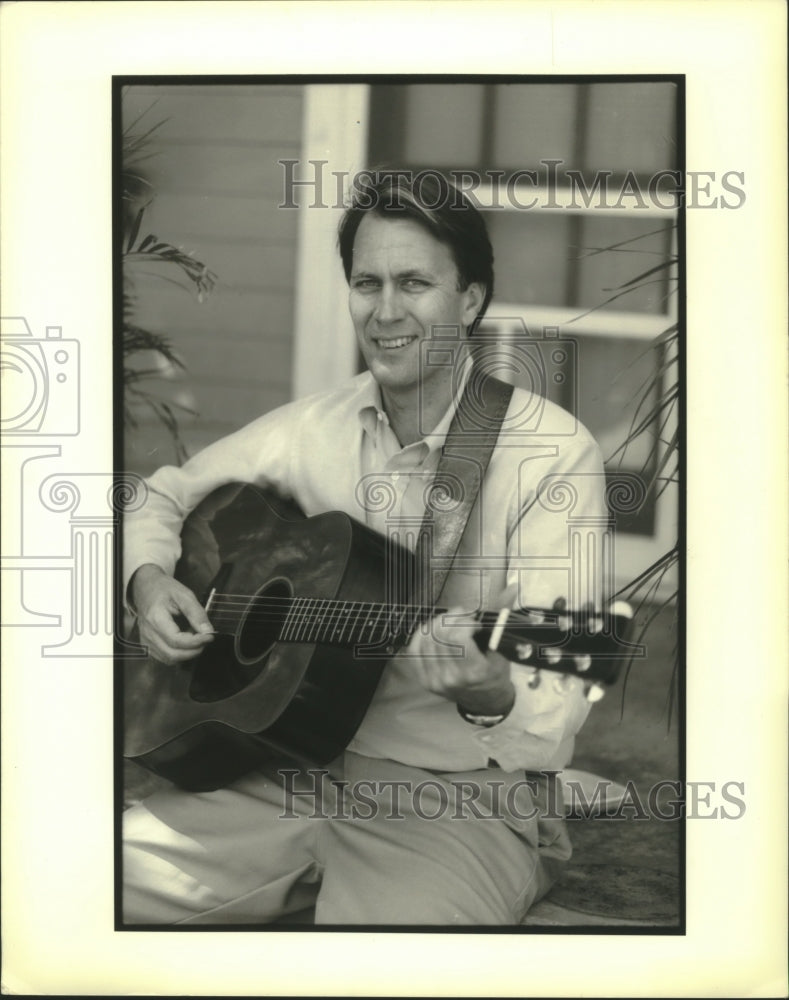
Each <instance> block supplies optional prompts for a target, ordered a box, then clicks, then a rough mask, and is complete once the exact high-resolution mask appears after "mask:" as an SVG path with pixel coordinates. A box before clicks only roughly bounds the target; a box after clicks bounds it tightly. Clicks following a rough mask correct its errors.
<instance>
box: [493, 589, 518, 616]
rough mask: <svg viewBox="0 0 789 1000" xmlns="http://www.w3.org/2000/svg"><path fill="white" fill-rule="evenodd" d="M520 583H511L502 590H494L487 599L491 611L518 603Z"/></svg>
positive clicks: (514, 605)
mask: <svg viewBox="0 0 789 1000" xmlns="http://www.w3.org/2000/svg"><path fill="white" fill-rule="evenodd" d="M518 589H519V588H518V584H517V583H510V584H508V585H507V586H506V587H504V588H503V589H502V590H497V591H494V592H493V593H492V594H491V595H490V598H489V599H488V601H487V607H488V610H490V611H499V610H500V609H501V608H514V607H516V606H517V604H518Z"/></svg>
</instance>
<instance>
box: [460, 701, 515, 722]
mask: <svg viewBox="0 0 789 1000" xmlns="http://www.w3.org/2000/svg"><path fill="white" fill-rule="evenodd" d="M457 708H458V714H459V715H460V718H461V719H463V720H464V721H465V722H470V723H471V725H472V726H485V727H488V728H489V727H490V726H497V725H498V724H499V723H500V722H503V721H504V720H505V719H506V718H507V716H506V715H505V714H504V713H503V712H502V713H501V714H500V715H477V714H476V713H475V712H467V711H466V710H465V709H464V708H461V707H460V705H458V707H457Z"/></svg>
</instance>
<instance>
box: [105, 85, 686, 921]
mask: <svg viewBox="0 0 789 1000" xmlns="http://www.w3.org/2000/svg"><path fill="white" fill-rule="evenodd" d="M685 79H686V78H685V74H654V73H653V74H649V73H638V74H629V73H622V74H614V73H604V74H589V73H587V74H557V75H555V76H554V75H546V74H523V75H520V74H517V75H513V74H469V73H466V74H464V73H458V74H454V73H453V74H444V73H441V74H415V75H410V74H409V75H406V74H390V73H385V74H353V73H352V74H338V73H329V74H273V75H265V74H238V75H230V74H215V75H211V74H207V75H202V74H201V75H192V74H187V75H179V74H164V75H159V74H134V75H113V76H112V84H111V121H112V126H111V128H112V236H111V240H112V243H111V251H112V282H113V289H112V294H113V304H112V313H113V469H114V478H115V483H116V487H117V488H116V496H117V495H119V494H120V495H122V489H123V474H124V470H125V463H124V428H123V392H122V387H123V352H122V350H121V346H120V345H121V336H122V318H123V304H122V294H121V292H122V286H123V274H122V257H121V249H122V246H121V244H122V237H123V227H122V207H121V199H120V196H119V192H120V176H121V155H122V142H121V125H122V114H121V111H122V108H121V94H122V88H123V87H127V86H135V85H147V86H162V85H166V84H169V85H173V86H175V85H182V86H207V85H210V86H223V85H225V86H228V85H235V86H244V85H247V86H249V85H260V86H265V85H269V86H277V85H280V86H281V85H299V86H304V85H307V84H320V83H345V84H353V83H365V84H390V85H397V84H400V85H402V84H412V83H413V84H420V83H435V84H440V83H473V84H507V83H510V84H514V83H517V84H524V83H552V84H553V83H556V84H563V83H567V84H577V83H589V84H591V83H673V84H674V85H675V86H676V88H677V89H676V98H677V100H676V108H675V122H676V127H677V133H676V142H677V154H676V169H677V171H678V173H679V175H680V177H681V178H682V184H681V186H680V189H679V191H678V195H679V207H678V212H677V256H678V271H677V275H678V286H677V296H678V299H677V318H678V324H679V338H678V341H679V343H678V369H679V396H678V401H677V402H678V413H677V426H678V431H679V453H678V460H679V467H678V474H679V490H678V510H677V515H678V519H677V531H678V536H677V537H678V546H679V560H678V583H679V597H678V601H677V613H678V621H677V644H678V653H677V656H678V684H677V705H676V712H677V726H678V763H679V772H680V776H679V781H680V783H681V787H682V788H683V789H684V788H685V785H686V779H687V739H686V736H687V731H686V726H687V704H686V654H687V644H686V643H687V628H686V624H687V622H686V619H687V565H686V550H687V494H686V488H687V478H686V475H687V466H686V456H687V433H686V413H687V408H686V403H687V367H686V366H687V286H686V279H687V269H686V262H687V256H686V251H687V231H686V215H685V213H686V204H685V178H686V99H685ZM120 522H121V519H120V518H119V517H117V518H116V523H115V553H116V559H115V567H116V569H115V601H114V613H115V628H114V634H115V660H114V668H113V689H114V693H113V754H114V760H113V806H114V809H113V812H114V816H113V833H114V851H113V858H114V879H113V885H114V914H115V926H114V929H115V931H138V932H139V931H147V932H155V933H161V932H170V933H172V932H177V933H184V932H186V933H193V932H203V931H211V932H216V931H221V932H233V933H249V932H253V931H254V932H260V931H266V932H277V931H286V932H288V933H294V932H298V933H302V932H304V933H324V932H333V931H334V932H337V931H340V932H343V933H353V934H357V933H364V932H368V933H375V934H379V933H387V932H395V933H408V934H410V933H414V932H422V933H430V934H519V935H532V934H557V935H617V936H619V935H622V936H641V937H666V936H669V937H676V936H684V935H686V933H687V929H686V927H687V912H686V911H687V891H686V890H687V835H686V834H687V830H686V823H687V817H686V815H685V809H684V808H683V812H682V817H681V819H680V820H679V855H680V856H679V871H680V877H679V882H680V887H679V904H680V918H679V922H678V924H677V926H676V927H654V928H652V927H642V926H624V925H608V926H607V925H605V924H600V925H571V926H559V927H557V926H554V925H539V924H534V925H526V926H523V925H515V926H513V925H504V926H494V927H488V926H479V927H469V926H464V927H455V926H444V925H440V924H396V925H389V924H375V925H372V926H370V925H356V924H320V925H314V924H283V923H279V924H187V925H181V924H163V925H159V924H125V923H124V922H123V915H122V888H123V886H122V843H121V821H122V813H123V788H124V768H123V670H122V663H121V662H120V660H121V656H122V654H123V648H124V643H123V640H122V639H121V638H120V636H121V634H122V622H123V605H122V594H121V579H122V570H121V567H122V565H123V533H122V530H121V523H120ZM684 801H685V800H684V796H683V803H684Z"/></svg>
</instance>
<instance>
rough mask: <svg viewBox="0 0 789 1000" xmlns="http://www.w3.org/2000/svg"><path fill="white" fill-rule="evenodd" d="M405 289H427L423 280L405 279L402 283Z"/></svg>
mask: <svg viewBox="0 0 789 1000" xmlns="http://www.w3.org/2000/svg"><path fill="white" fill-rule="evenodd" d="M403 284H404V285H405V287H406V288H427V284H428V283H427V282H426V281H425V280H424V279H423V278H406V280H405V281H404V282H403Z"/></svg>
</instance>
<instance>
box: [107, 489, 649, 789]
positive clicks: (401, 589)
mask: <svg viewBox="0 0 789 1000" xmlns="http://www.w3.org/2000/svg"><path fill="white" fill-rule="evenodd" d="M181 541H182V555H181V558H180V560H179V562H178V565H177V567H176V571H175V576H176V578H177V579H178V580H180V581H181V582H182V583H184V584H185V585H186V586H187V587H189V588H190V589H191V590H192V591H194V593H195V594H196V595H197V597H198V598H199V599H200V600H201V601H202V603H203V605H204V607H205V608H206V610H207V612H208V616H209V619H210V620H211V623H212V624H213V626H214V628H215V630H216V636H215V638H214V640H213V642H212V643H210V644H209V645H208V646H207V647H206V648H205V649H204V650H203V651H202V652H201V653H200V655H199V656H198V657H196V658H195V659H193V660H190V661H188V662H187V663H184V664H178V665H175V666H165V665H164V664H162V663H159V662H157V661H155V660H154V659H152V658H146V657H145V656H144V655H141V656H140V657H138V658H134V657H128V658H127V659H126V660H125V661H124V663H123V677H124V680H123V702H124V726H125V728H124V741H125V746H124V755H125V756H126V757H127V758H129V759H131V760H134V761H136V762H137V763H139V764H141V765H143V766H144V767H146V768H148V769H149V770H151V771H153V772H155V773H156V774H159V775H161V776H162V777H164V778H167V779H169V780H170V781H172V782H174V783H175V784H177V785H180V786H181V787H183V788H187V789H190V790H194V791H200V790H210V789H215V788H220V787H222V786H224V785H226V784H228V783H229V782H231V781H232V780H234V779H235V778H237V777H239V776H240V775H242V774H243V773H245V772H246V771H248V770H250V769H252V768H253V767H255V766H256V765H258V764H260V763H262V762H263V761H265V760H267V759H274V758H289V759H291V760H294V759H295V760H298V761H303V762H307V763H309V764H313V765H323V764H326V763H328V762H329V761H331V760H333V759H334V758H335V757H337V756H338V754H339V753H341V751H342V750H343V749H344V748H345V747H346V746H347V745H348V743H349V742H350V741H351V739H352V738H353V735H354V733H355V732H356V730H357V729H358V727H359V725H360V723H361V721H362V719H363V717H364V714H365V712H366V710H367V707H368V706H369V704H370V701H371V699H372V697H373V695H374V693H375V690H376V687H377V685H378V682H379V680H380V677H381V674H382V672H383V670H384V668H385V666H386V663H387V661H388V660H389V659H390V658H391V657H392V656H393V655H394V654H395V653H397V651H398V650H399V649H401V648H402V647H403V646H404V645H405V644H406V643H407V642H408V640H409V638H410V637H411V635H412V634H413V633H414V631H415V630H416V629H417V628H419V627H420V626H421V625H423V624H424V623H425V622H427V621H429V619H430V618H431V617H433V616H434V615H437V614H440V613H441V612H442V610H443V609H440V608H432V607H425V606H420V605H415V604H409V603H407V602H406V601H400V600H397V599H395V600H393V599H392V598H393V597H395V598H396V597H397V596H398V595H403V594H407V593H409V592H413V590H411V589H410V588H411V587H412V585H413V582H414V575H415V573H416V570H417V567H416V566H415V560H414V557H413V555H412V554H411V553H410V551H408V550H407V549H405V548H403V547H401V546H399V545H397V544H395V543H394V542H392V541H391V540H387V539H385V538H384V537H383V536H382V535H380V534H378V533H377V532H375V531H372V530H371V529H370V528H367V527H366V526H365V525H363V524H361V523H359V522H358V521H356V520H354V519H353V518H351V517H349V516H348V515H346V514H343V513H340V512H329V513H325V514H319V515H317V516H315V517H310V518H305V517H304V515H303V514H302V513H301V512H300V511H299V510H298V508H296V507H295V506H293V505H291V504H287V503H284V502H283V501H281V500H280V499H279V498H277V497H276V496H274V495H272V494H271V493H269V492H268V491H265V490H262V489H260V488H258V487H254V486H250V485H244V484H238V483H234V484H231V485H229V486H225V487H222V488H220V489H219V490H217V491H215V492H214V493H212V494H211V495H210V496H208V497H207V498H206V499H205V500H204V501H203V502H202V503H201V504H200V505H199V506H198V507H197V508H196V510H195V511H194V512H193V513H192V514H191V515H190V516H189V517H188V518H187V519H186V521H185V523H184V526H183V531H182V535H181ZM630 617H631V612H630V609H629V607H628V606H627V605H626V604H624V603H622V602H619V603H617V604H616V605H613V606H612V607H611V608H610V609H608V610H607V611H606V612H605V613H603V614H599V615H594V614H592V615H590V614H581V613H573V614H569V613H560V612H557V611H547V610H544V609H521V611H519V612H511V613H510V614H509V617H508V619H507V621H506V622H505V623H503V624H502V622H501V621H500V615H499V613H498V612H495V611H494V612H479V613H478V615H477V619H478V622H479V628H478V630H477V631H476V632H475V635H474V639H475V641H476V642H477V645H478V646H479V647H480V648H481V649H487V648H488V643H489V642H490V640H491V636H492V635H493V634H494V631H495V637H496V642H497V648H498V649H499V651H500V652H501V653H502V654H503V655H504V656H506V657H507V658H508V659H510V660H514V661H517V662H520V663H523V664H524V665H527V666H530V667H534V668H537V669H539V670H542V669H546V670H551V671H558V672H560V673H564V674H577V675H579V676H582V677H583V678H584V680H585V681H586V682H588V685H592V684H594V685H599V687H594V688H592V694H593V695H594V693H595V692H597V693H599V691H600V688H601V687H602V686H603V685H610V684H613V683H614V682H615V681H616V678H617V676H618V673H619V670H620V667H621V664H622V663H623V662H624V661H625V659H627V658H628V657H629V656H630V655H631V653H632V647H631V646H630V644H629V642H628V641H627V634H628V623H629V619H630ZM182 627H183V628H186V627H187V626H186V624H185V623H184V624H183V625H182Z"/></svg>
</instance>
